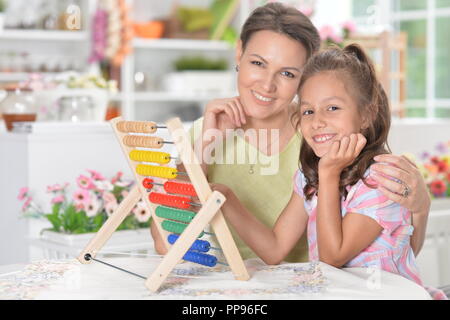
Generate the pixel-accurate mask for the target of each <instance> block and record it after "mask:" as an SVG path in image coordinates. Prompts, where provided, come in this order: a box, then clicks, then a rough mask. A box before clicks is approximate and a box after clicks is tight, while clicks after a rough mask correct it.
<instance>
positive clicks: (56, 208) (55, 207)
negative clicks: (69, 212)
mask: <svg viewBox="0 0 450 320" xmlns="http://www.w3.org/2000/svg"><path fill="white" fill-rule="evenodd" d="M60 209H61V203H55V204H54V205H53V207H52V213H53V214H58V213H59V210H60Z"/></svg>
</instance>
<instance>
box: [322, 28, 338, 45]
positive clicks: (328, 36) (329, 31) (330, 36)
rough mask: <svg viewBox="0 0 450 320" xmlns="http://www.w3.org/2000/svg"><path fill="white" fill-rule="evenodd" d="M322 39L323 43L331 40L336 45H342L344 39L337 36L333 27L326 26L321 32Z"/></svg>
mask: <svg viewBox="0 0 450 320" xmlns="http://www.w3.org/2000/svg"><path fill="white" fill-rule="evenodd" d="M319 34H320V39H322V41H325V40H331V41H333V42H335V43H341V42H342V41H343V39H342V37H341V36H339V35H337V34H336V32H335V31H334V29H333V27H332V26H330V25H325V26H323V27H322V28H320V30H319Z"/></svg>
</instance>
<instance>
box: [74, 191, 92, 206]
mask: <svg viewBox="0 0 450 320" xmlns="http://www.w3.org/2000/svg"><path fill="white" fill-rule="evenodd" d="M73 199H74V200H75V205H76V206H77V208H78V206H81V205H83V207H86V205H88V204H89V202H90V201H91V197H90V195H89V192H88V191H87V190H85V189H78V190H77V191H75V193H74V194H73Z"/></svg>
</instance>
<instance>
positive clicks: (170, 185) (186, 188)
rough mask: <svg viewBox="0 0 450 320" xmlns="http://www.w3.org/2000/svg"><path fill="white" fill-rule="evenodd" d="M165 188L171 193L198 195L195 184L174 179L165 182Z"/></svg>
mask: <svg viewBox="0 0 450 320" xmlns="http://www.w3.org/2000/svg"><path fill="white" fill-rule="evenodd" d="M164 190H166V191H167V192H169V193H175V194H184V195H186V196H192V197H196V196H197V193H196V192H195V189H194V186H193V185H192V184H190V183H180V182H174V181H167V182H166V183H164Z"/></svg>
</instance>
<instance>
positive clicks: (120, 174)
mask: <svg viewBox="0 0 450 320" xmlns="http://www.w3.org/2000/svg"><path fill="white" fill-rule="evenodd" d="M122 176H123V172H122V171H119V172H117V174H116V175H115V176H114V177H113V178H112V179H111V183H112V184H115V183H116V182H117V181H120V179H121V178H122Z"/></svg>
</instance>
